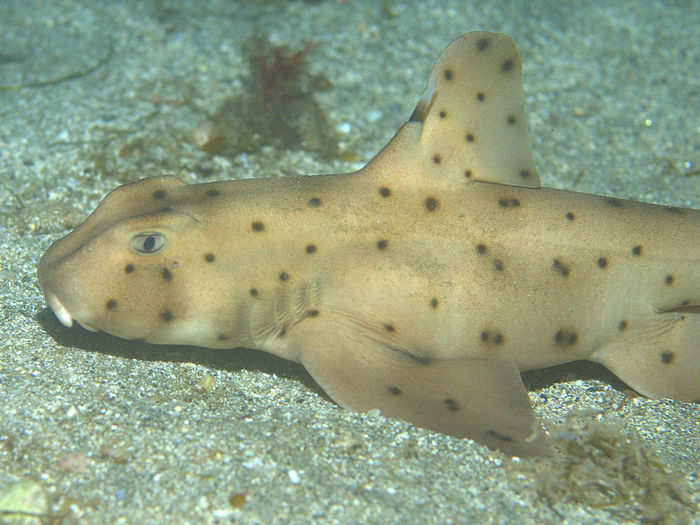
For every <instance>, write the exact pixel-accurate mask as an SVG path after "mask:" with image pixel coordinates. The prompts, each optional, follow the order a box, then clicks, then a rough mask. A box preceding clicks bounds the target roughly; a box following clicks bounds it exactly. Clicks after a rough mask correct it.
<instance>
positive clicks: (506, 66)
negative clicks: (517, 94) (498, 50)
mask: <svg viewBox="0 0 700 525" xmlns="http://www.w3.org/2000/svg"><path fill="white" fill-rule="evenodd" d="M513 65H514V62H513V59H511V58H506V59H505V60H504V61H503V63H502V64H501V71H503V72H504V73H508V72H509V71H511V70H512V69H513Z"/></svg>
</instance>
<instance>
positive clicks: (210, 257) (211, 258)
mask: <svg viewBox="0 0 700 525" xmlns="http://www.w3.org/2000/svg"><path fill="white" fill-rule="evenodd" d="M214 259H216V257H215V256H214V254H213V253H206V254H204V260H205V261H207V262H208V263H211V262H214Z"/></svg>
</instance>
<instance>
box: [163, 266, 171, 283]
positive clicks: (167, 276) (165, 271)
mask: <svg viewBox="0 0 700 525" xmlns="http://www.w3.org/2000/svg"><path fill="white" fill-rule="evenodd" d="M160 275H161V277H163V280H165V281H171V280H172V278H173V272H171V271H170V270H168V269H167V268H162V269H161V270H160Z"/></svg>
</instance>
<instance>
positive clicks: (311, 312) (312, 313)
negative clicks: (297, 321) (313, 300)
mask: <svg viewBox="0 0 700 525" xmlns="http://www.w3.org/2000/svg"><path fill="white" fill-rule="evenodd" d="M318 314H319V311H318V310H316V309H315V308H314V309H312V310H307V312H306V315H308V316H309V317H318Z"/></svg>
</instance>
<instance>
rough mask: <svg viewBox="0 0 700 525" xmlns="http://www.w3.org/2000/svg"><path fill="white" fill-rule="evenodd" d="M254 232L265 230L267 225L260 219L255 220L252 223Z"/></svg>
mask: <svg viewBox="0 0 700 525" xmlns="http://www.w3.org/2000/svg"><path fill="white" fill-rule="evenodd" d="M250 227H251V228H253V231H254V232H261V231H263V230H265V225H264V224H263V223H262V222H260V221H253V222H252V223H251V225H250Z"/></svg>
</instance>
